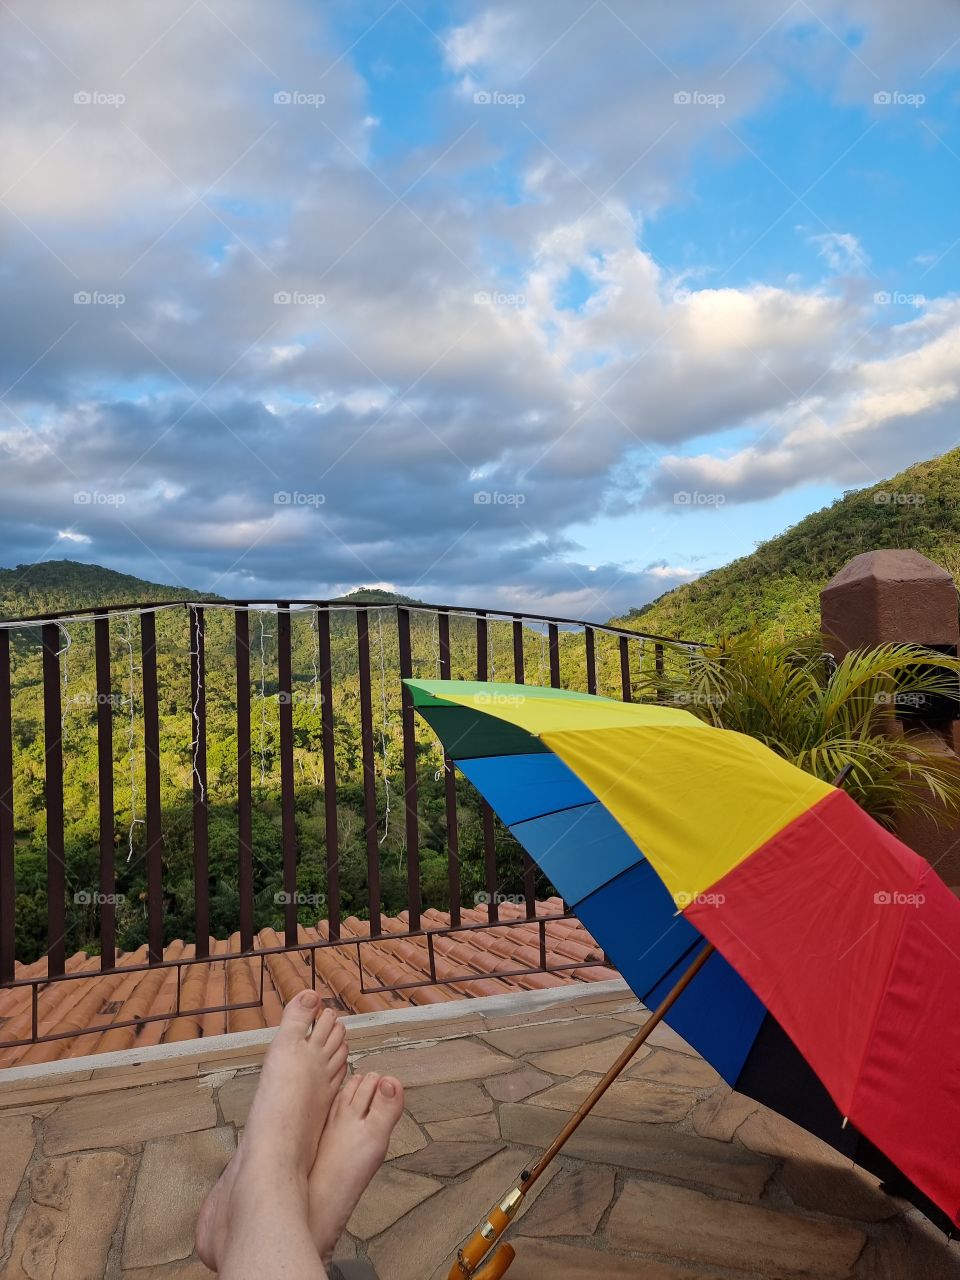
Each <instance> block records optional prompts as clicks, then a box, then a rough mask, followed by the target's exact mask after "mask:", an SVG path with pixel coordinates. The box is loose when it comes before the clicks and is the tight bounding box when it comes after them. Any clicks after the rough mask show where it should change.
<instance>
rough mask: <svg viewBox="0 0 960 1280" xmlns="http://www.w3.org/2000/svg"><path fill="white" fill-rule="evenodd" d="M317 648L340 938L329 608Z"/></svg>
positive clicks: (331, 908) (330, 863)
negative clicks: (318, 652)
mask: <svg viewBox="0 0 960 1280" xmlns="http://www.w3.org/2000/svg"><path fill="white" fill-rule="evenodd" d="M317 645H318V648H319V650H320V654H319V657H320V733H321V741H322V748H323V813H324V823H325V836H326V845H327V927H328V928H329V930H330V937H331V938H339V937H340V835H339V832H338V830H337V762H336V752H335V740H334V732H333V670H332V659H331V654H330V610H329V609H324V610H323V611H322V612H321V613H320V615H319V617H318V618H317Z"/></svg>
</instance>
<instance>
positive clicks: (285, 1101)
mask: <svg viewBox="0 0 960 1280" xmlns="http://www.w3.org/2000/svg"><path fill="white" fill-rule="evenodd" d="M319 1012H320V1000H319V997H318V996H317V995H316V993H315V992H312V991H302V992H301V993H300V994H299V995H298V996H297V997H296V999H294V1000H291V1001H290V1003H289V1004H288V1005H287V1006H286V1008H285V1009H284V1011H283V1018H282V1020H281V1023H280V1028H279V1030H278V1031H277V1034H276V1036H275V1037H274V1040H273V1042H272V1043H271V1045H270V1048H269V1049H268V1050H267V1054H266V1057H265V1058H264V1063H263V1071H262V1074H261V1076H260V1083H259V1086H258V1088H257V1093H256V1097H255V1098H254V1100H253V1106H252V1107H251V1109H250V1115H249V1118H248V1120H247V1126H246V1130H245V1132H244V1137H243V1142H242V1144H241V1148H240V1150H239V1151H238V1152H237V1154H236V1156H234V1158H233V1160H232V1161H231V1162H230V1164H229V1166H228V1167H227V1169H226V1170H224V1173H223V1176H222V1177H221V1179H220V1181H219V1182H218V1183H217V1185H216V1186H215V1187H214V1189H213V1190H212V1191H211V1192H210V1195H209V1196H208V1197H207V1200H206V1202H205V1203H204V1205H203V1207H202V1209H201V1211H200V1215H199V1217H198V1219H197V1232H196V1237H197V1252H198V1254H199V1255H200V1258H201V1259H202V1261H203V1262H204V1264H205V1265H206V1266H208V1267H210V1268H211V1269H212V1270H215V1271H217V1272H218V1273H219V1274H220V1275H221V1276H222V1277H223V1280H248V1278H249V1280H264V1277H266V1276H269V1277H271V1280H273V1278H274V1277H275V1278H276V1280H280V1278H281V1277H283V1278H286V1277H290V1280H294V1278H295V1277H296V1278H299V1280H323V1278H324V1277H325V1276H326V1271H325V1270H324V1267H323V1264H322V1263H321V1261H320V1257H319V1254H318V1251H317V1247H316V1245H315V1243H314V1240H313V1236H312V1234H311V1231H310V1227H309V1222H308V1195H307V1179H308V1175H309V1173H310V1170H311V1168H312V1166H313V1163H314V1160H315V1158H316V1154H317V1147H318V1144H319V1141H320V1135H321V1133H322V1132H323V1127H324V1125H325V1123H326V1120H327V1115H328V1112H329V1110H330V1105H331V1103H332V1101H333V1099H334V1097H335V1096H336V1092H337V1089H338V1088H339V1087H340V1083H341V1081H342V1080H343V1077H344V1074H345V1072H346V1065H347V1046H346V1039H345V1034H344V1029H343V1024H342V1023H341V1022H340V1021H339V1019H337V1018H336V1016H335V1015H334V1014H333V1013H331V1012H330V1010H324V1012H323V1013H322V1014H320V1017H319V1018H318V1017H317V1014H318V1013H319ZM314 1019H316V1023H314ZM311 1028H312V1030H311ZM308 1032H309V1033H310V1034H309V1036H308Z"/></svg>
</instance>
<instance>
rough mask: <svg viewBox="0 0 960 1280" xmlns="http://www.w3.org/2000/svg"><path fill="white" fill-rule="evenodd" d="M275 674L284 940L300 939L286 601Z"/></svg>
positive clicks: (279, 606) (282, 604)
mask: <svg viewBox="0 0 960 1280" xmlns="http://www.w3.org/2000/svg"><path fill="white" fill-rule="evenodd" d="M277 676H278V684H279V689H278V691H277V698H278V701H279V704H280V707H279V719H280V825H281V832H282V837H281V838H282V841H283V895H284V897H283V940H284V943H285V944H286V945H287V946H288V947H289V946H294V945H296V943H297V942H299V940H300V930H299V925H298V923H297V801H296V795H295V793H294V776H293V659H292V655H291V619H290V605H289V603H285V602H282V601H281V602H279V603H278V604H277Z"/></svg>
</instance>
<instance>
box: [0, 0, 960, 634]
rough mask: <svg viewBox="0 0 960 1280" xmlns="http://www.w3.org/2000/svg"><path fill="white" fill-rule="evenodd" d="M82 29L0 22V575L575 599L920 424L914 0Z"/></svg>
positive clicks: (928, 378) (933, 41)
mask: <svg viewBox="0 0 960 1280" xmlns="http://www.w3.org/2000/svg"><path fill="white" fill-rule="evenodd" d="M119 12H120V9H119V0H92V2H91V3H90V4H88V5H86V6H84V7H83V11H82V12H80V11H79V10H78V11H76V12H73V11H71V10H65V9H64V7H63V6H61V5H57V4H55V3H54V2H53V0H35V2H34V3H31V4H29V5H28V4H26V3H25V0H12V3H11V4H10V5H9V6H8V7H6V8H5V17H4V18H3V19H2V21H0V39H2V40H3V43H4V55H5V65H6V66H7V67H8V68H9V69H10V75H9V76H8V77H6V79H5V84H4V87H3V88H2V89H0V95H2V96H4V97H5V98H6V101H5V102H4V103H3V104H2V105H3V111H2V112H0V118H2V123H0V134H2V138H0V142H2V146H0V156H2V161H0V163H2V167H3V174H2V181H0V191H2V197H0V224H2V229H3V236H4V243H5V247H6V248H5V258H4V266H3V273H4V286H5V287H4V291H3V295H2V298H0V317H2V324H3V332H4V342H3V343H2V344H0V384H2V385H0V392H2V398H0V453H2V456H3V460H4V465H3V467H2V469H0V495H2V498H3V507H2V514H0V520H2V522H3V529H2V544H0V545H2V549H3V555H2V556H0V562H2V563H4V564H6V565H12V564H16V563H20V562H29V561H33V560H38V559H49V558H62V557H64V556H69V557H71V558H75V559H83V560H87V561H90V562H95V563H101V564H107V565H110V566H112V567H115V568H118V569H123V570H125V571H128V572H134V573H139V574H142V575H143V576H145V577H148V578H151V579H153V580H157V581H164V582H171V583H174V582H175V583H181V584H184V585H189V586H192V587H196V588H199V589H206V590H216V591H219V592H221V593H223V594H227V595H231V594H233V595H238V596H241V597H242V596H249V595H250V594H251V593H256V594H257V596H258V597H259V598H266V597H269V596H274V597H276V596H283V595H286V594H294V593H295V594H297V595H298V596H310V595H313V596H317V597H322V596H326V595H329V594H334V593H338V592H341V591H344V590H349V589H350V588H351V587H354V586H357V585H362V584H371V583H378V584H384V585H390V586H394V587H396V588H397V589H400V590H404V591H409V592H411V593H413V594H415V595H418V596H420V597H421V598H425V599H431V598H433V599H443V600H454V601H458V602H463V603H472V604H476V605H483V604H487V605H490V606H495V605H500V606H505V607H509V608H514V607H523V606H526V607H528V608H530V609H531V610H546V609H550V610H555V611H557V612H565V613H568V614H570V615H574V616H584V617H590V618H601V619H602V618H606V617H609V616H611V615H614V614H618V613H621V612H624V611H625V610H626V609H628V608H629V607H630V606H632V605H639V604H642V603H643V602H644V601H646V600H648V599H651V598H652V597H654V596H656V595H658V594H660V593H661V592H662V591H664V590H667V589H669V588H670V587H672V586H675V585H677V584H678V583H680V582H683V581H689V580H690V579H691V577H693V576H696V575H697V574H699V573H702V572H704V571H706V570H708V569H710V568H712V567H715V566H717V565H719V564H723V563H725V562H727V561H729V560H731V559H733V558H735V557H737V556H740V555H743V554H746V553H748V552H749V551H751V550H752V549H753V547H754V545H755V544H756V543H757V542H758V541H761V540H763V539H766V538H769V537H771V536H773V535H775V534H776V533H777V532H779V531H780V530H781V529H782V528H784V527H786V526H787V525H789V524H792V523H795V522H796V521H797V520H798V519H800V518H802V517H803V515H805V514H806V513H808V512H809V511H812V510H815V509H817V508H818V507H820V506H822V505H824V504H825V503H828V502H830V501H831V500H833V498H835V497H836V496H838V495H839V494H840V493H841V492H842V491H843V490H844V489H847V488H851V487H855V486H858V485H865V484H871V483H876V482H877V481H878V480H879V479H881V478H883V477H885V476H888V475H890V474H892V473H893V472H895V471H897V470H899V469H901V468H902V467H904V466H906V465H909V464H910V463H911V462H915V461H917V460H919V459H921V458H925V457H929V456H931V455H933V454H935V453H939V452H942V451H944V450H946V449H949V448H952V447H954V446H955V445H956V444H957V443H958V442H957V439H956V418H957V415H956V404H957V396H958V392H960V306H958V302H957V296H956V270H957V265H958V261H960V243H958V241H957V234H956V222H955V214H954V210H955V208H956V200H957V194H958V190H960V125H958V122H957V121H958V113H957V104H958V98H960V80H958V70H957V68H958V62H960V15H958V12H957V10H956V8H955V6H954V5H953V4H952V3H950V2H948V0H921V2H920V3H918V4H914V5H911V6H909V7H908V8H907V7H904V6H902V5H900V4H895V3H893V0H874V2H873V3H867V2H866V0H819V2H818V3H816V4H808V3H805V0H796V2H795V3H792V4H789V5H787V4H784V5H783V6H782V7H781V6H780V5H770V4H769V3H760V0H721V2H719V3H716V4H714V5H711V6H709V7H706V8H705V7H704V6H703V5H702V4H697V3H694V0H681V2H678V3H676V4H673V5H670V6H664V5H659V4H656V5H654V4H649V5H646V4H642V5H638V4H636V3H626V0H610V2H609V3H608V2H607V0H599V2H598V3H583V2H582V0H581V2H576V3H575V2H574V0H557V3H555V4H551V5H549V6H546V5H510V4H502V3H496V4H489V5H488V4H440V3H430V4H417V3H414V2H413V0H411V2H410V3H407V2H406V0H391V2H384V0H377V2H376V3H373V2H371V3H346V2H345V0H344V2H342V3H335V4H332V5H322V6H321V5H318V4H316V3H315V2H314V0H278V3H276V4H275V5H271V6H269V12H268V11H267V7H265V6H263V5H260V4H257V3H255V0H235V2H234V3H231V4H229V5H227V4H226V3H225V2H224V0H201V2H200V3H188V0H163V3H159V4H156V5H153V6H150V7H144V8H143V9H139V10H137V11H136V12H135V14H134V15H133V16H131V11H129V10H127V9H126V8H124V10H123V13H124V21H123V22H119V21H118V20H117V19H118V14H119ZM87 299H89V300H87Z"/></svg>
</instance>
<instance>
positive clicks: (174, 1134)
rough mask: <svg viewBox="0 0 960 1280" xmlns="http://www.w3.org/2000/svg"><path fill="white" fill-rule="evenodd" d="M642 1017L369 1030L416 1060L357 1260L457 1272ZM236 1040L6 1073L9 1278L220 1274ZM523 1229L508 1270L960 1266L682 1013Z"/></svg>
mask: <svg viewBox="0 0 960 1280" xmlns="http://www.w3.org/2000/svg"><path fill="white" fill-rule="evenodd" d="M474 1003H475V1002H474ZM644 1016H645V1015H644V1013H643V1011H641V1010H639V1009H638V1007H637V1005H636V1002H635V1001H633V1000H632V999H630V998H628V997H627V996H626V995H623V994H619V995H618V996H616V998H611V997H610V996H609V995H608V996H607V997H605V998H603V999H600V998H597V999H596V1000H595V1001H593V1002H592V1003H591V1001H590V999H589V998H588V997H586V996H583V995H579V996H576V997H575V998H571V1001H570V1003H567V1004H564V1003H562V1002H558V1003H557V1004H555V1005H553V1006H551V1007H550V1008H549V1009H546V1010H543V1009H541V1010H539V1012H535V1013H531V1015H530V1016H529V1017H528V1019H527V1020H526V1022H525V1021H524V1019H523V1018H522V1017H519V1016H518V1014H517V1013H516V1012H511V1013H510V1014H509V1015H503V1016H502V1017H501V1019H500V1023H501V1024H507V1025H498V1024H497V1020H496V1019H494V1018H484V1017H483V1016H482V1015H480V1014H479V1013H478V1014H475V1015H473V1016H471V1017H470V1019H469V1020H464V1021H463V1022H462V1023H460V1024H459V1026H458V1024H457V1022H456V1020H452V1021H450V1022H444V1023H442V1024H439V1023H438V1024H436V1025H431V1024H422V1025H420V1026H419V1029H414V1028H412V1027H411V1029H409V1030H407V1031H406V1032H403V1031H402V1030H401V1031H400V1032H397V1031H396V1029H393V1030H391V1028H390V1027H389V1025H388V1023H386V1022H385V1023H384V1026H383V1029H382V1031H381V1033H380V1034H379V1037H378V1034H377V1030H376V1028H375V1027H374V1028H372V1029H371V1027H370V1026H369V1025H367V1026H365V1027H364V1028H362V1029H360V1028H358V1029H357V1031H356V1032H355V1033H353V1034H352V1035H351V1046H352V1048H353V1050H354V1052H353V1053H352V1062H353V1065H354V1067H355V1068H357V1069H360V1070H365V1069H375V1070H378V1071H383V1072H390V1073H392V1074H395V1075H397V1076H399V1078H400V1079H401V1080H403V1081H404V1083H405V1085H406V1086H407V1107H406V1112H405V1114H404V1117H403V1119H402V1121H401V1124H400V1126H399V1127H398V1129H397V1131H396V1134H395V1136H394V1140H393V1142H392V1144H391V1149H390V1152H389V1159H388V1162H387V1163H386V1165H385V1166H384V1168H383V1169H382V1170H381V1172H380V1173H379V1174H378V1175H377V1177H376V1179H375V1180H374V1183H373V1185H372V1186H371V1188H370V1189H369V1191H368V1193H367V1195H366V1196H365V1197H364V1199H363V1200H362V1201H361V1203H360V1205H359V1206H358V1208H357V1210H356V1211H355V1213H354V1214H353V1217H352V1218H351V1219H350V1223H349V1226H348V1234H347V1235H346V1236H345V1237H344V1240H343V1241H342V1243H341V1246H340V1256H341V1257H343V1258H361V1259H366V1260H368V1261H369V1262H371V1263H372V1264H373V1265H374V1266H375V1268H376V1270H377V1274H378V1276H379V1277H380V1280H442V1278H443V1277H445V1276H446V1274H447V1271H448V1269H449V1267H450V1264H451V1262H452V1260H453V1257H454V1251H455V1248H456V1246H457V1244H458V1243H459V1242H460V1241H461V1240H462V1239H463V1238H464V1237H466V1236H468V1235H470V1234H471V1233H472V1232H473V1230H474V1228H475V1227H476V1226H477V1224H478V1223H479V1221H480V1220H481V1219H482V1217H483V1216H484V1215H485V1214H486V1212H487V1210H488V1209H489V1208H490V1207H491V1206H492V1205H493V1204H494V1203H495V1202H496V1201H497V1200H498V1199H500V1198H501V1196H502V1195H503V1194H504V1193H505V1192H506V1191H507V1190H508V1189H509V1187H510V1186H511V1185H512V1182H513V1180H514V1179H515V1178H516V1177H517V1175H518V1174H519V1172H520V1171H521V1170H522V1169H523V1168H524V1166H525V1165H527V1164H529V1163H530V1162H532V1161H533V1160H534V1159H535V1158H536V1156H537V1154H538V1153H539V1152H540V1151H542V1150H543V1148H544V1147H545V1146H546V1145H547V1144H548V1143H549V1141H550V1140H551V1139H552V1138H553V1136H554V1135H555V1134H556V1132H557V1130H558V1129H559V1127H560V1126H561V1125H562V1123H563V1121H564V1119H565V1118H566V1117H567V1116H568V1115H569V1114H570V1113H571V1112H572V1111H573V1109H574V1108H575V1107H576V1106H577V1104H578V1103H579V1101H580V1100H581V1099H582V1098H583V1097H584V1096H585V1094H586V1092H587V1091H588V1089H589V1088H590V1087H591V1085H592V1084H593V1083H594V1082H595V1081H596V1079H597V1078H598V1076H599V1075H600V1074H601V1073H602V1071H603V1070H604V1068H605V1067H606V1066H607V1065H608V1064H609V1062H611V1061H612V1060H613V1058H614V1057H615V1056H616V1054H617V1053H618V1052H619V1050H620V1049H621V1048H622V1047H623V1044H625V1043H626V1038H627V1037H628V1036H629V1035H630V1034H631V1032H632V1030H633V1028H634V1027H635V1026H636V1025H637V1023H638V1022H640V1021H642V1019H643V1017H644ZM428 1037H430V1038H428ZM216 1045H217V1041H216V1040H213V1041H211V1042H210V1044H209V1051H208V1052H206V1053H204V1051H203V1046H202V1045H198V1046H197V1052H196V1055H195V1056H194V1057H192V1058H190V1057H184V1058H183V1059H182V1060H179V1059H178V1060H176V1061H167V1060H164V1061H151V1059H150V1056H149V1054H146V1055H143V1056H142V1058H141V1059H140V1060H139V1063H138V1065H136V1066H134V1065H129V1066H126V1067H125V1066H123V1065H121V1066H117V1065H116V1064H114V1065H111V1066H109V1067H105V1068H103V1069H96V1068H90V1067H89V1065H87V1066H86V1067H84V1068H81V1069H79V1070H78V1071H77V1072H75V1073H72V1074H71V1075H64V1073H60V1074H59V1075H49V1074H47V1075H44V1074H43V1073H39V1074H38V1075H36V1076H35V1077H32V1078H31V1079H30V1080H25V1079H23V1078H18V1079H13V1080H9V1081H8V1082H5V1080H4V1077H3V1075H2V1074H0V1150H2V1158H0V1220H4V1221H5V1230H4V1235H3V1239H2V1252H0V1274H2V1275H3V1276H4V1277H5V1278H9V1280H100V1278H101V1277H108V1278H109V1280H203V1278H204V1277H209V1275H210V1273H209V1272H208V1271H207V1270H206V1268H205V1267H203V1265H202V1264H201V1263H200V1262H199V1261H198V1260H197V1258H196V1257H195V1255H194V1254H193V1239H192V1224H193V1221H194V1218H195V1215H196V1212H197V1208H198V1206H199V1204H200V1203H201V1201H202V1199H203V1196H204V1195H205V1193H206V1191H207V1189H208V1188H209V1187H210V1186H211V1185H212V1184H213V1182H214V1181H215V1179H216V1178H217V1176H218V1175H219V1173H220V1171H221V1169H222V1168H223V1166H224V1164H225V1163H226V1161H227V1160H228V1159H229V1158H230V1156H231V1154H232V1153H233V1151H234V1150H235V1149H236V1143H237V1138H238V1135H239V1133H240V1131H241V1130H242V1127H243V1124H244V1121H245V1118H246V1115H247V1111H248V1109H249V1106H250V1102H251V1099H252V1097H253V1092H254V1090H255V1088H256V1083H257V1078H258V1075H259V1069H260V1068H259V1064H260V1061H261V1058H262V1053H263V1045H262V1044H259V1045H258V1046H254V1047H252V1048H248V1049H241V1050H236V1051H235V1052H232V1053H231V1052H224V1051H220V1052H217V1051H216ZM511 1240H512V1242H513V1243H514V1245H515V1247H516V1249H517V1259H516V1262H515V1263H514V1265H513V1267H512V1268H511V1270H510V1272H509V1276H510V1278H511V1280H534V1278H536V1280H543V1277H545V1276H556V1277H557V1278H558V1280H587V1278H590V1280H593V1278H594V1277H603V1278H604V1280H606V1278H608V1277H609V1278H611V1280H631V1278H633V1277H636V1278H637V1280H761V1278H762V1280H789V1278H791V1277H813V1278H815V1280H920V1278H921V1277H922V1278H923V1280H927V1277H929V1278H930V1280H953V1278H954V1277H956V1278H957V1280H960V1244H954V1245H950V1244H948V1243H947V1241H946V1240H945V1238H944V1237H943V1235H942V1234H941V1233H940V1232H938V1231H936V1230H935V1229H933V1228H932V1227H931V1226H929V1224H927V1223H926V1222H925V1220H924V1219H923V1218H922V1217H921V1216H920V1215H919V1214H918V1213H917V1212H916V1211H915V1210H913V1209H912V1208H910V1207H909V1206H906V1205H905V1204H904V1203H903V1202H902V1201H898V1200H893V1199H891V1198H889V1197H888V1196H886V1195H885V1194H884V1193H883V1192H881V1191H880V1190H879V1188H878V1186H877V1182H876V1179H874V1178H872V1177H870V1176H869V1175H867V1174H865V1173H863V1172H861V1171H859V1170H856V1169H853V1168H851V1167H850V1165H849V1163H848V1162H846V1161H844V1160H843V1159H842V1158H841V1157H840V1156H838V1155H837V1154H836V1153H835V1152H833V1151H832V1150H830V1149H829V1148H827V1147H825V1146H824V1145H823V1144H821V1143H820V1142H818V1141H817V1140H815V1139H814V1138H812V1137H810V1135H808V1134H807V1133H805V1132H804V1131H802V1130H799V1129H797V1128H796V1127H795V1126H793V1125H791V1124H789V1123H788V1122H787V1121H785V1120H783V1119H782V1118H780V1117H778V1116H775V1115H774V1114H773V1113H771V1112H769V1111H766V1110H765V1109H764V1108H762V1107H758V1106H757V1104H756V1103H754V1102H752V1101H750V1100H749V1099H747V1098H742V1097H740V1096H739V1095H736V1094H732V1093H731V1092H730V1090H729V1089H728V1088H727V1087H726V1086H725V1085H723V1084H722V1083H720V1082H719V1080H718V1078H717V1077H716V1075H715V1073H714V1072H713V1070H712V1068H710V1067H709V1066H708V1065H707V1064H706V1063H704V1062H702V1061H701V1060H700V1059H699V1058H698V1057H697V1055H696V1054H695V1053H693V1052H692V1051H691V1049H690V1047H689V1046H687V1045H685V1044H684V1043H683V1042H682V1041H681V1040H679V1038H678V1037H676V1036H675V1035H673V1033H672V1032H669V1031H667V1030H666V1029H658V1031H657V1032H656V1033H655V1034H654V1036H653V1037H652V1042H651V1044H650V1047H649V1048H648V1049H647V1050H646V1051H645V1052H644V1053H643V1055H642V1056H641V1057H640V1058H639V1059H638V1061H637V1062H636V1063H635V1064H633V1066H632V1067H631V1068H629V1069H628V1071H627V1072H626V1073H625V1074H624V1076H623V1078H622V1079H621V1080H620V1081H619V1082H617V1084H615V1085H614V1086H613V1088H612V1089H611V1090H610V1091H609V1093H608V1094H607V1095H606V1097H605V1099H604V1101H603V1103H602V1104H601V1105H600V1106H599V1107H598V1108H597V1111H596V1113H595V1114H594V1115H593V1116H591V1117H590V1118H589V1119H588V1120H587V1121H586V1122H585V1123H584V1125H583V1126H582V1127H581V1128H580V1130H579V1131H578V1132H577V1134H575V1135H574V1137H573V1138H572V1139H571V1141H570V1143H569V1144H568V1146H567V1147H566V1148H565V1150H564V1154H563V1155H562V1156H561V1157H560V1158H559V1159H558V1160H556V1161H555V1162H554V1164H553V1165H552V1166H551V1168H550V1170H549V1171H548V1173H547V1174H546V1175H545V1176H544V1178H543V1179H541V1181H540V1182H539V1183H538V1184H537V1186H536V1187H535V1188H534V1190H533V1192H532V1193H531V1194H530V1195H529V1196H528V1197H527V1201H526V1202H525V1203H524V1206H523V1210H522V1212H521V1214H520V1215H519V1216H518V1219H517V1221H516V1222H515V1224H514V1227H513V1228H512V1231H511ZM265 1280H268V1278H267V1277H265Z"/></svg>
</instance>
